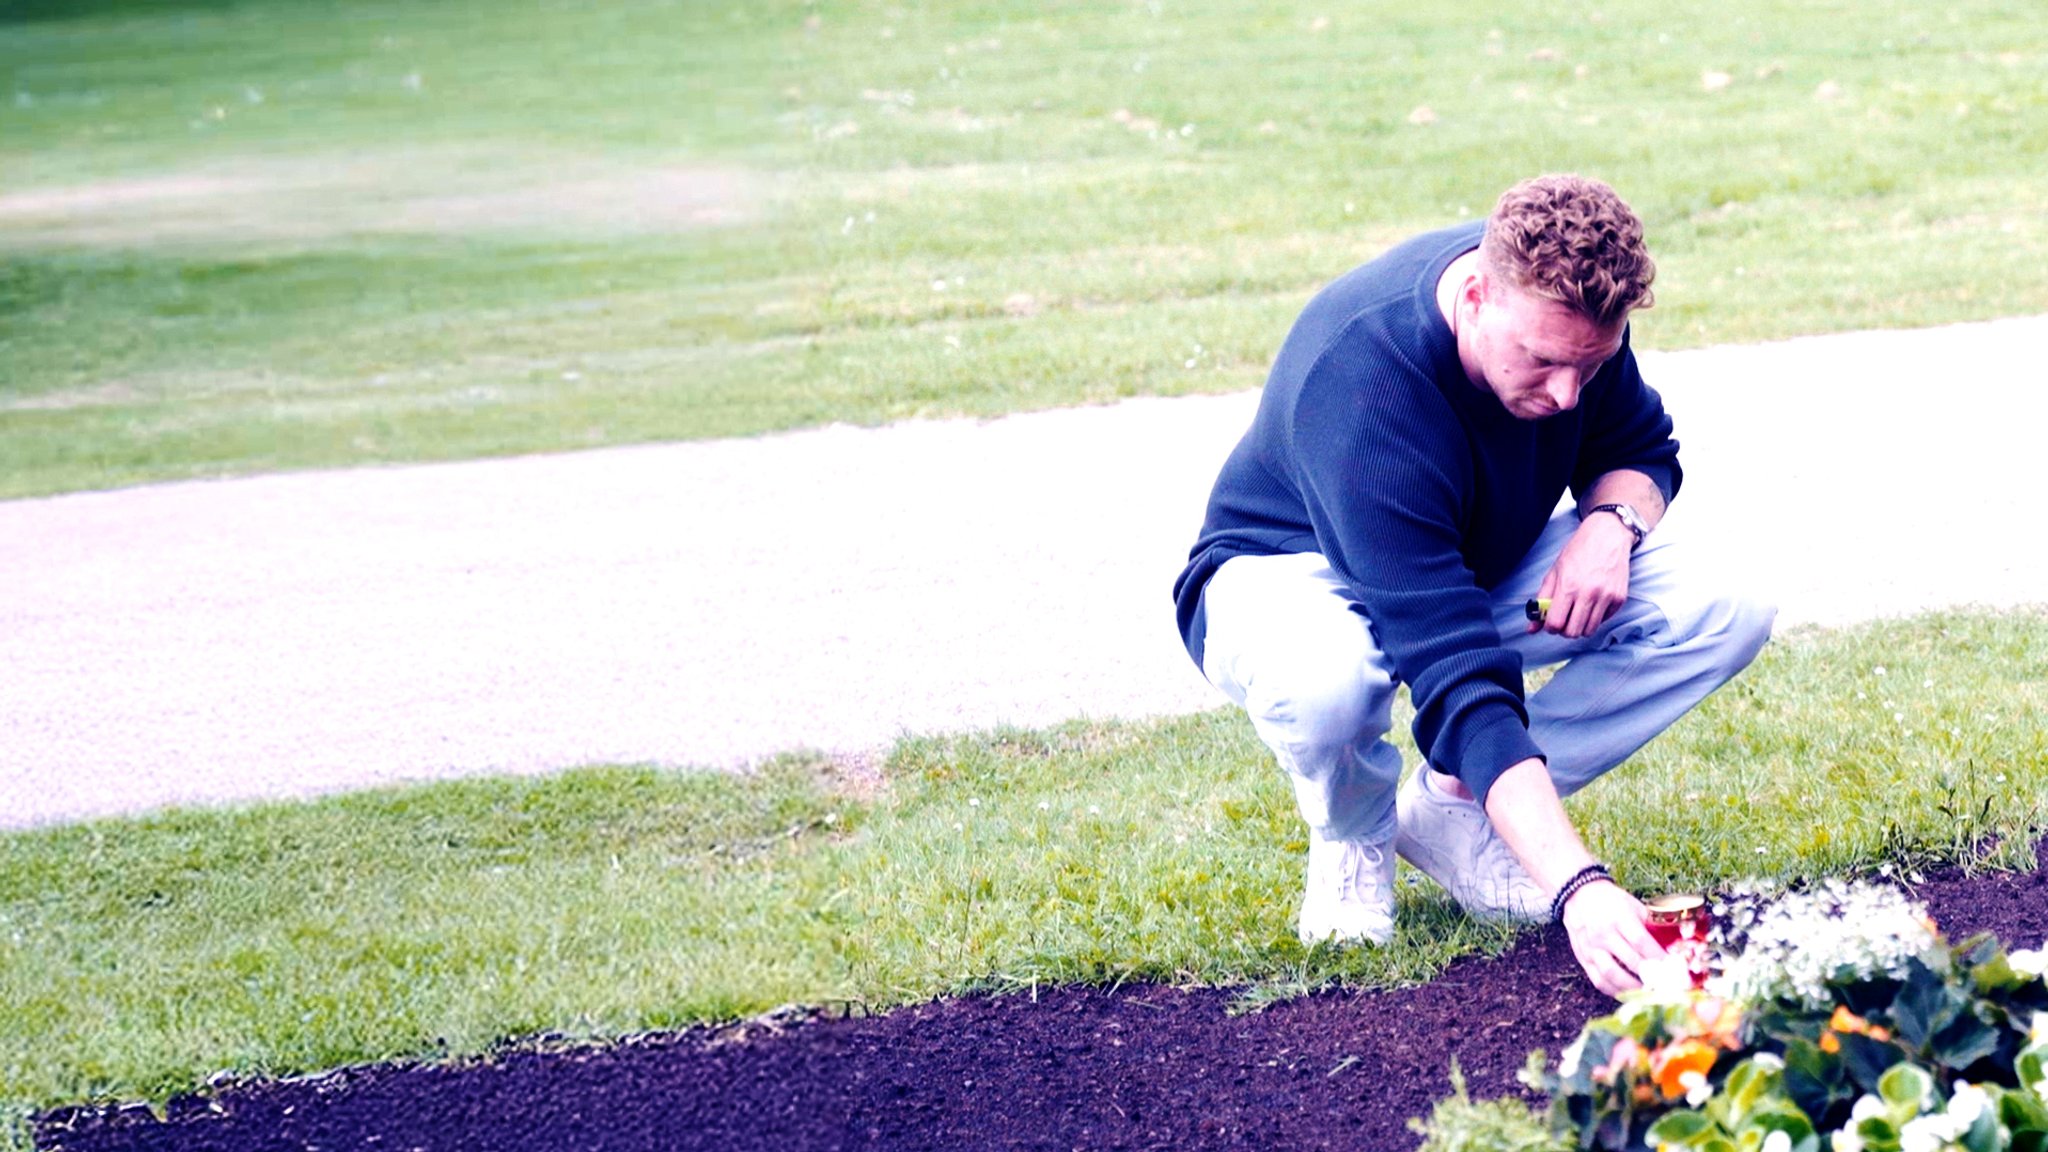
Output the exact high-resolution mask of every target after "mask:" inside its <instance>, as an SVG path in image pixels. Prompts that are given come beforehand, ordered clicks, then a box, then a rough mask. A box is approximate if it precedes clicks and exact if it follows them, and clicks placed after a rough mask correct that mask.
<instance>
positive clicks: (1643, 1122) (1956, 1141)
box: [1525, 882, 2048, 1152]
mask: <svg viewBox="0 0 2048 1152" xmlns="http://www.w3.org/2000/svg"><path fill="white" fill-rule="evenodd" d="M1715 913H1716V920H1717V927H1716V939H1715V940H1714V943H1715V944H1716V945H1717V947H1718V949H1719V955H1720V957H1721V960H1720V962H1719V964H1718V968H1719V970H1718V971H1717V972H1716V973H1715V974H1714V975H1712V976H1711V977H1710V978H1709V979H1708V980H1707V981H1706V986H1705V987H1704V988H1702V989H1698V990H1694V989H1692V988H1690V987H1687V986H1684V985H1683V982H1681V984H1680V986H1679V987H1678V988H1675V989H1673V988H1666V989H1664V990H1658V991H1646V992H1644V993H1640V994H1637V995H1636V996H1633V997H1631V998H1630V999H1629V1000H1628V1001H1627V1002H1625V1003H1624V1004H1623V1005H1622V1006H1621V1008H1620V1009H1619V1010H1618V1011H1616V1012H1615V1013H1614V1014H1612V1015H1610V1016H1605V1017H1601V1018H1599V1019H1597V1020H1594V1021H1592V1022H1590V1023H1589V1024H1587V1025H1586V1027H1585V1029H1584V1031H1582V1032H1581V1033H1580V1035H1579V1038H1578V1039H1577V1040H1576V1041H1575V1042H1574V1043H1573V1044H1572V1045H1571V1046H1570V1047H1569V1048H1567V1049H1566V1050H1565V1051H1564V1052H1563V1053H1562V1054H1561V1056H1560V1058H1559V1060H1558V1062H1557V1065H1556V1067H1555V1068H1554V1069H1550V1068H1547V1067H1545V1066H1543V1065H1542V1063H1541V1062H1540V1060H1532V1062H1531V1070H1530V1071H1529V1072H1528V1073H1525V1078H1526V1079H1528V1081H1529V1082H1530V1083H1532V1084H1535V1085H1536V1086H1538V1087H1540V1088H1543V1089H1545V1090H1547V1091H1548V1092H1549V1093H1550V1094H1551V1099H1552V1104H1551V1109H1550V1117H1549V1129H1550V1135H1551V1138H1552V1140H1553V1141H1554V1143H1555V1144H1556V1146H1557V1147H1559V1148H1577V1149H1588V1150H1590V1149H1600V1150H1614V1152H1618V1150H1620V1149H1631V1150H1634V1149H1643V1148H1650V1149H1657V1150H1659V1152H1673V1150H1677V1149H1697V1150H1700V1152H1950V1150H1962V1152H1997V1150H2007V1149H2010V1150H2013V1152H2048V982H2044V981H2043V979H2042V972H2043V969H2044V967H2048V956H2044V955H2043V954H2041V953H2036V952H2014V953H2012V954H2010V955H2008V954H2007V953H2006V952H2005V951H2004V950H2003V949H2002V948H2001V947H2000V946H1999V944H1998V942H1997V941H1996V940H1995V939H1992V938H1991V937H1988V936H1980V937H1976V938H1973V939H1970V940H1966V941H1964V942H1962V943H1960V944H1955V945H1951V944H1949V943H1948V942H1947V941H1946V940H1944V939H1943V938H1942V936H1941V935H1940V934H1939V933H1938V932H1937V931H1936V930H1935V927H1934V924H1933V922H1932V921H1931V920H1930V919H1928V917H1927V914H1926V911H1925V909H1924V908H1922V907H1921V906H1920V905H1918V904H1917V903H1915V902H1913V901H1911V900H1909V899H1908V898H1907V897H1906V896H1905V895H1904V894H1902V893H1900V892H1898V891H1897V890H1895V889H1892V888H1888V887H1883V886H1879V885H1874V884H1861V883H1858V884H1847V883H1841V882H1832V883H1828V884H1824V885H1821V886H1819V887H1818V888H1815V889H1814V890H1812V891H1809V892H1803V893H1794V894H1789V895H1784V896H1781V897H1778V898H1776V899H1771V898H1769V897H1768V896H1767V895H1764V894H1759V893H1753V892H1744V893H1739V894H1738V895H1737V896H1735V897H1733V898H1731V899H1728V900H1726V901H1724V902H1722V903H1720V904H1717V905H1716V907H1715Z"/></svg>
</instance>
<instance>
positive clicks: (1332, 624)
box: [1174, 176, 1775, 995]
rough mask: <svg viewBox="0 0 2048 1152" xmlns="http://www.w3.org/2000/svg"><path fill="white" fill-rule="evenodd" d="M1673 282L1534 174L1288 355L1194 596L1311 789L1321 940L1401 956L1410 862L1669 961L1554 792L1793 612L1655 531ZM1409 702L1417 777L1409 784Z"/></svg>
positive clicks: (1354, 282) (1580, 192)
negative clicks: (1648, 327) (1534, 685)
mask: <svg viewBox="0 0 2048 1152" xmlns="http://www.w3.org/2000/svg"><path fill="white" fill-rule="evenodd" d="M1654 274H1655V266H1654V265H1653V264H1652V262H1651V260H1650V256H1649V253H1648V251H1647V250H1646V249H1645V248H1644V245H1643V229H1642V224H1641V222H1640V221H1639V220H1638V219H1637V218H1636V216H1635V214H1634V212H1632V211H1631V210H1630V209H1629V207H1628V205H1627V204H1625V203H1623V202H1622V200H1621V199H1620V198H1619V197H1618V196H1616V195H1615V193H1614V191H1613V189H1611V188H1609V187H1607V186H1606V185H1605V184H1602V183H1599V182H1598V181H1594V180H1587V179H1582V178H1579V177H1574V176H1543V177H1538V178H1536V179H1533V180H1529V181H1525V182H1524V183H1522V184H1519V185H1517V186H1515V187H1514V188H1511V189H1509V190H1508V191H1507V193H1506V194H1504V195H1503V196H1502V197H1501V199H1500V202H1499V204H1498V205H1497V206H1496V207H1495V209H1494V211H1493V213H1492V215H1491V216H1490V217H1489V218H1488V219H1487V220H1485V221H1484V222H1483V223H1472V224H1466V225H1460V226H1457V227H1453V228H1448V229H1445V230H1442V231H1438V232H1431V233H1428V234H1426V235H1422V236H1419V237H1416V238H1414V239H1412V240H1409V241H1407V242H1406V243H1403V244H1401V245H1400V246H1399V247H1396V248H1394V249H1393V250H1391V251H1389V252H1387V253H1386V254H1385V255H1382V256H1380V257H1379V258H1378V259H1376V260H1373V261H1372V262H1370V263H1368V264H1365V265H1364V266H1362V267H1359V268H1357V269H1355V270H1353V271H1352V272H1350V273H1349V274H1347V275H1345V276H1344V277H1342V278H1341V279H1339V280H1337V281H1336V282H1334V283H1332V284H1331V285H1329V286H1328V287H1327V288H1325V289H1323V290H1322V291H1321V292H1320V293H1318V294H1317V295H1316V297H1315V298H1314V299H1313V300H1311V301H1310V302H1309V305H1308V307H1307V309H1306V310H1305V311H1304V312H1303V313H1302V315H1301V317H1300V319H1299V320H1297V321H1296V322H1295V325H1294V328H1293V330H1292V331H1291V332H1290V333H1289V335H1288V337H1287V340H1286V343H1285V344H1283V345H1282V346H1281V348H1280V352H1279V356H1278V358H1277V360H1276V361H1275V363H1274V365H1273V369H1272V373H1271V375H1270V377H1269V378H1268V380H1267V383H1266V389H1265V393H1264V396H1263V398H1262V399H1261V400H1260V403H1259V408H1258V413H1257V415H1256V417H1255V418H1254V419H1253V421H1252V425H1251V428H1250V430H1249V431H1248V432H1246V434H1245V436H1244V438H1243V440H1241V441H1240V442H1239V443H1238V445H1237V447H1236V449H1235V450H1234V451H1233V452H1232V453H1231V455H1230V457H1229V459H1228V460H1227V461H1226V462H1225V463H1224V465H1223V470H1222V474H1221V475H1220V476H1219V477H1218V478H1217V481H1216V486H1215V490H1214V492H1213V493H1212V494H1211V496H1210V499H1209V506H1208V513H1207V516H1206V519H1205V521H1204V523H1203V526H1202V531H1201V535H1200V537H1199V538H1198V539H1197V541H1196V543H1195V546H1194V549H1193V551H1192V553H1191V555H1190V558H1189V561H1188V565H1187V568H1186V569H1185V570H1184V571H1183V572H1182V574H1181V576H1180V578H1179V580H1178V581H1177V582H1176V584H1175V587H1174V598H1175V601H1176V604H1177V607H1178V614H1179V622H1180V627H1181V633H1182V636H1183V638H1184V639H1185V641H1186V643H1187V646H1188V651H1189V653H1190V654H1191V655H1193V657H1194V659H1195V662H1196V663H1197V664H1199V665H1200V666H1201V668H1202V671H1203V674H1204V675H1206V676H1207V677H1208V678H1209V680H1210V682H1211V683H1213V684H1215V685H1216V686H1217V687H1218V688H1220V689H1221V690H1222V691H1223V692H1224V693H1225V694H1226V695H1228V696H1229V697H1230V699H1231V700H1233V701H1235V702H1236V703H1238V704H1239V705H1241V706H1243V707H1244V708H1245V710H1246V711H1247V712H1248V713H1249V714H1250V716H1251V719H1252V724H1253V726H1254V728H1255V729H1256V730H1257V731H1258V734H1259V736H1260V738H1261V739H1262V740H1264V741H1265V743H1266V745H1267V746H1268V747H1269V748H1271V749H1272V750H1273V754H1274V755H1275V756H1276V757H1277V758H1278V759H1279V761H1280V765H1281V767H1282V768H1284V769H1285V770H1286V771H1287V773H1288V775H1289V777H1290V778H1291V779H1292V781H1293V785H1294V795H1295V799H1296V802H1297V803H1298V804H1299V806H1300V809H1301V815H1302V818H1303V819H1304V820H1305V821H1306V822H1307V824H1308V830H1309V850H1308V881H1307V888H1308V890H1307V894H1306V895H1305V896H1304V898H1303V900H1302V905H1301V917H1300V924H1299V927H1300V934H1301V938H1302V939H1303V940H1304V941H1305V942H1316V941H1321V940H1335V941H1339V942H1358V943H1368V944H1378V943H1385V942H1386V941H1387V940H1389V939H1390V938H1391V937H1392V935H1393V931H1394V887H1393V881H1394V860H1395V857H1396V856H1397V855H1398V856H1399V857H1401V858H1403V859H1406V860H1407V861H1408V862H1409V863H1410V864H1412V865H1414V866H1415V867H1417V868H1419V869H1421V870H1422V871H1423V872H1425V873H1427V874H1428V875H1429V876H1430V877H1432V878H1433V879H1435V880H1436V882H1437V883H1439V884H1441V885H1443V887H1444V888H1445V889H1447V890H1448V891H1449V892H1450V893H1451V895H1452V896H1454V897H1455V898H1456V899H1457V900H1458V902H1459V903H1460V904H1462V905H1463V906H1464V907H1465V908H1466V909H1467V911H1469V912H1471V913H1472V914H1474V915H1477V916H1483V917H1488V918H1496V919H1510V920H1521V921H1535V920H1540V919H1545V918H1549V917H1552V916H1555V917H1557V918H1558V919H1560V920H1561V921H1562V922H1563V924H1564V926H1565V928H1566V929H1567V931H1568V932H1569V933H1570V936H1571V943H1572V949H1573V952H1574V953H1575V955H1576V956H1577V957H1578V960H1579V963H1580V965H1581V966H1582V967H1583V968H1584V969H1585V971H1586V974H1587V976H1588V977H1589V978H1590V979H1591V980H1592V981H1593V983H1594V984H1595V985H1597V986H1598V987H1599V988H1600V989H1601V990H1603V991H1605V992H1607V993H1609V994H1610V995H1613V994H1618V993H1620V992H1623V991H1625V990H1627V989H1630V988H1633V987H1636V986H1637V984H1638V983H1639V981H1638V978H1637V973H1639V972H1641V971H1642V970H1643V966H1644V965H1645V964H1646V963H1649V962H1651V961H1653V960H1655V959H1656V958H1658V957H1661V956H1662V955H1663V949H1662V948H1660V947H1659V946H1658V945H1657V944H1656V943H1655V942H1654V941H1653V940H1652V939H1651V938H1650V936H1649V933H1648V932H1647V930H1646V929H1645V928H1644V912H1643V906H1642V904H1641V903H1640V902H1638V901H1637V900H1636V898H1635V897H1634V896H1632V895H1630V894H1629V893H1628V892H1627V891H1625V890H1623V889H1622V888H1620V887H1619V886H1617V885H1616V884H1615V883H1614V882H1613V881H1612V880H1611V879H1610V878H1609V877H1608V875H1607V872H1606V869H1605V868H1604V867H1603V866H1602V865H1601V864H1600V863H1599V862H1598V861H1596V860H1594V859H1593V857H1592V855H1591V854H1590V853H1589V852H1588V851H1587V849H1586V847H1585V845H1584V843H1583V842H1582V841H1581V840H1580V838H1579V836H1578V833H1577V832H1576V831H1575V830H1574V829H1573V828H1572V825H1571V821H1570V819H1569V818H1568V817H1567V816H1566V814H1565V810H1564V808H1563V806H1562V805H1561V804H1560V803H1559V800H1560V797H1563V796H1567V795H1570V794H1571V793H1572V792H1573V791H1575V790H1577V789H1579V788H1582V787H1584V786H1585V785H1586V784H1588V783H1589V782H1591V781H1592V780H1593V779H1594V778H1595V777H1597V776H1599V775H1600V774H1601V773H1603V772H1606V771H1607V770H1608V769H1610V768H1612V767H1614V766H1615V765H1616V764H1619V763H1620V762H1621V761H1622V760H1624V759H1626V758H1627V757H1628V756H1629V755H1630V754H1631V753H1633V752H1634V751H1635V750H1636V749H1637V748H1640V747H1642V745H1643V744H1644V743H1645V742H1647V741H1648V740H1649V739H1650V738H1651V737H1653V736H1655V735H1656V734H1657V733H1659V732H1661V731H1663V730H1664V729H1665V728H1666V727H1667V726H1669V725H1670V724H1671V723H1672V722H1673V721H1674V720H1676V719H1678V717H1679V716H1681V715H1683V714H1684V713H1685V712H1686V710H1688V709H1690V708H1691V707H1693V706H1694V705H1695V704H1697V703H1699V701H1700V700H1701V699H1703V698H1704V697H1705V696H1706V695H1707V694H1708V693H1710V692H1712V691H1713V690H1714V689H1715V688H1717V687H1719V686H1720V685H1721V684H1723V683H1725V682H1726V681H1727V680H1728V679H1729V678H1730V677H1732V676H1734V675H1735V674H1736V673H1737V672H1739V671H1741V670H1742V669H1743V668H1744V667H1745V666H1747V665H1748V664H1749V662H1750V660H1751V659H1752V658H1754V657H1755V656H1756V654H1757V652H1758V650H1759V649H1761V648H1762V647H1763V645H1764V642H1765V641H1766V640H1767V639H1768V638H1769V636H1770V630H1771V620H1772V617H1773V616H1774V614H1775V613H1774V609H1772V608H1771V607H1768V606H1765V605H1759V604H1756V603H1753V602H1750V601H1748V600H1745V599H1742V598H1739V597H1734V596H1729V595H1727V594H1725V592H1724V591H1722V590H1720V589H1715V588H1707V587H1700V586H1699V585H1698V584H1697V583H1696V582H1693V581H1689V580H1688V578H1687V575H1688V571H1687V569H1688V565H1687V561H1686V554H1685V548H1684V546H1683V545H1682V544H1680V543H1679V542H1678V541H1675V540H1672V539H1670V538H1669V536H1668V534H1663V535H1660V534H1659V533H1658V531H1657V526H1658V521H1659V520H1660V519H1661V518H1662V517H1663V514H1664V509H1665V507H1666V505H1667V504H1668V503H1669V502H1670V500H1671V498H1672V497H1673V496H1674V495H1675V494H1676V493H1677V491H1678V487H1679V480H1680V471H1679V466H1678V444H1677V442H1676V441H1675V440H1673V439H1672V426H1671V421H1670V419H1669V418H1668V417H1667V416H1666V415H1665V412H1664V407H1663V402H1662V400H1661V399H1660V398H1659V397H1658V395H1657V393H1656V392H1655V391H1653V390H1652V389H1651V388H1650V387H1648V386H1647V385H1646V384H1644V382H1643V379H1642V377H1641V375H1640V374H1639V373H1638V372H1637V369H1636V360H1635V356H1634V355H1633V354H1632V353H1631V352H1630V350H1629V341H1628V335H1629V332H1628V317H1629V313H1630V312H1631V311H1633V310H1634V309H1636V308H1639V307H1647V306H1648V305H1649V304H1650V302H1651V297H1650V281H1651V278H1652V277H1653V275H1654ZM1567 490H1569V491H1570V493H1571V494H1572V497H1573V502H1572V503H1571V504H1570V505H1564V504H1563V503H1562V500H1563V496H1564V494H1565V492H1566V491H1567ZM1532 600H1536V601H1538V602H1539V603H1541V602H1547V611H1546V612H1542V613H1540V616H1541V618H1540V619H1531V616H1534V615H1539V613H1535V612H1527V611H1526V610H1525V609H1526V606H1529V605H1530V602H1531V601H1532ZM1552 664H1561V665H1562V667H1560V668H1559V669H1558V670H1557V672H1556V674H1555V675H1554V676H1553V677H1552V678H1551V679H1550V681H1549V682H1548V683H1547V684H1545V685H1544V686H1543V688H1542V689H1541V690H1540V691H1538V692H1536V693H1534V694H1533V695H1530V696H1528V697H1527V698H1526V699H1525V698H1524V693H1523V670H1524V668H1526V667H1530V666H1542V665H1552ZM1397 684H1406V685H1407V686H1408V689H1409V692H1410V694H1411V696H1412V698H1413V700H1414V704H1415V723H1414V729H1413V731H1414V736H1415V742H1416V745H1417V746H1418V747H1419V748H1420V749H1421V750H1422V752H1423V755H1424V756H1425V757H1426V760H1427V762H1426V764H1424V765H1423V766H1421V767H1419V768H1418V769H1417V770H1416V771H1415V772H1414V774H1413V775H1412V776H1411V777H1410V778H1409V780H1408V782H1407V783H1406V784H1405V785H1402V784H1401V769H1402V764H1401V758H1400V754H1399V753H1397V752H1396V751H1395V750H1394V748H1393V747H1392V746H1391V745H1389V744H1388V743H1387V742H1386V741H1385V736H1386V735H1387V732H1388V729H1389V727H1390V726H1391V723H1392V716H1391V709H1392V705H1393V701H1394V694H1395V686H1396V685H1397Z"/></svg>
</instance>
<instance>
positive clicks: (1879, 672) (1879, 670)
mask: <svg viewBox="0 0 2048 1152" xmlns="http://www.w3.org/2000/svg"><path fill="white" fill-rule="evenodd" d="M1870 672H1871V675H1873V676H1882V675H1884V665H1882V664H1879V665H1878V666H1877V667H1875V668H1872V669H1871V670H1870Z"/></svg>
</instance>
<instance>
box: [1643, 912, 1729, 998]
mask: <svg viewBox="0 0 2048 1152" xmlns="http://www.w3.org/2000/svg"><path fill="white" fill-rule="evenodd" d="M1643 908H1644V909H1645V910H1647V911H1648V912H1649V920H1648V923H1647V925H1646V926H1647V927H1648V928H1649V930H1650V938H1651V939H1652V940H1655V941H1656V942H1657V943H1659V944H1661V945H1663V947H1664V951H1665V954H1667V955H1670V956H1676V957H1678V958H1680V959H1681V960H1683V961H1684V962H1685V971H1686V974H1687V975H1688V976H1690V977H1692V986H1693V987H1694V988H1704V987H1706V984H1707V974H1708V968H1709V967H1710V965H1711V964H1712V962H1713V958H1714V952H1713V949H1712V948H1711V947H1710V946H1709V945H1708V944H1707V932H1708V930H1709V929H1711V928H1712V927H1713V926H1714V918H1713V913H1711V912H1710V911H1708V909H1707V898H1706V897H1705V896H1701V895H1698V894H1697V893H1691V892H1669V893H1666V894H1664V895H1662V896H1652V897H1651V898H1649V899H1648V900H1645V901H1643Z"/></svg>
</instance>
